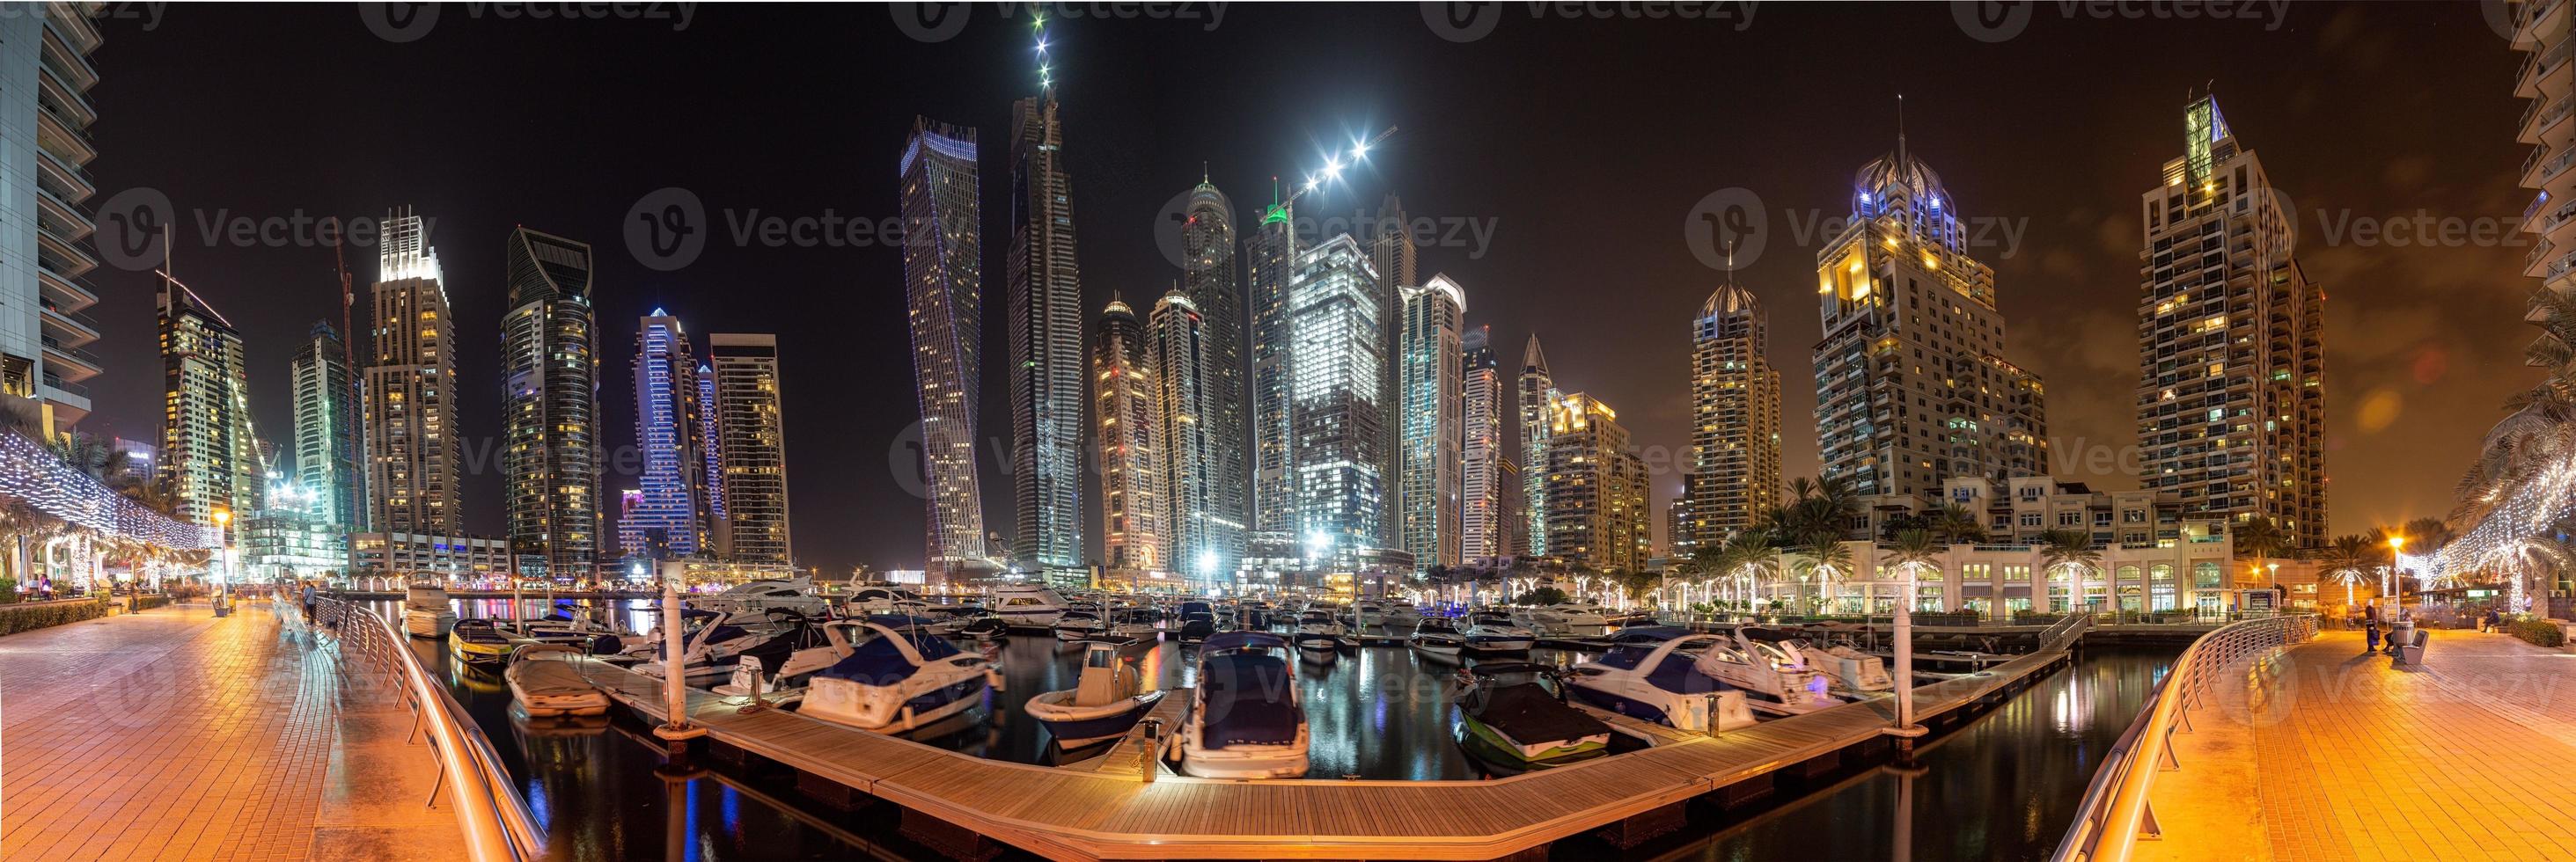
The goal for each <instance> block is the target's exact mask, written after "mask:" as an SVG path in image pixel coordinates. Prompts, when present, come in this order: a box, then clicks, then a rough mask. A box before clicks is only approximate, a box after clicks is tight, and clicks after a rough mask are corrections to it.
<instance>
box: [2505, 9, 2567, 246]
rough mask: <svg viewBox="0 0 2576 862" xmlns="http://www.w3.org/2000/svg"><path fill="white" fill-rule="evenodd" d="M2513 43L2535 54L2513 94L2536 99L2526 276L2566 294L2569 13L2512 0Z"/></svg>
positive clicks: (2526, 176) (2529, 138) (2522, 136)
mask: <svg viewBox="0 0 2576 862" xmlns="http://www.w3.org/2000/svg"><path fill="white" fill-rule="evenodd" d="M2508 8H2510V9H2511V10H2512V13H2511V14H2512V20H2513V26H2514V33H2513V47H2514V49H2515V50H2518V51H2522V52H2525V53H2528V54H2530V55H2531V56H2530V58H2529V59H2526V60H2524V61H2523V63H2522V71H2521V72H2520V74H2519V76H2518V78H2517V79H2516V81H2515V83H2514V90H2513V92H2514V95H2516V96H2521V97H2523V98H2526V99H2530V100H2531V107H2530V109H2529V110H2527V111H2525V112H2524V114H2523V121H2522V126H2521V128H2520V129H2518V130H2517V131H2518V132H2519V135H2518V139H2519V140H2520V141H2521V142H2522V143H2525V144H2529V145H2531V146H2532V147H2533V149H2532V152H2531V157H2530V158H2528V159H2525V160H2524V161H2523V164H2522V174H2521V182H2522V187H2523V188H2526V189H2531V190H2533V191H2535V192H2537V194H2536V195H2535V196H2534V197H2533V198H2532V201H2531V205H2530V206H2528V207H2526V208H2525V209H2524V210H2523V214H2522V216H2523V230H2524V231H2525V232H2528V233H2530V234H2532V235H2533V242H2532V246H2533V248H2532V250H2531V252H2530V254H2528V255H2527V256H2525V257H2524V258H2523V271H2522V274H2523V275H2525V276H2528V277H2531V278H2537V279H2540V283H2541V285H2542V286H2543V287H2546V288H2548V289H2550V290H2553V291H2557V292H2558V293H2561V294H2567V293H2571V292H2576V170H2569V168H2576V146H2570V145H2569V143H2570V142H2571V141H2576V95H2571V93H2576V72H2571V71H2569V70H2570V69H2571V68H2576V64H2570V63H2568V62H2567V61H2568V57H2569V55H2570V52H2571V51H2576V48H2570V47H2569V46H2571V45H2576V40H2571V39H2569V38H2568V33H2569V31H2570V30H2571V29H2576V24H2571V18H2576V13H2571V12H2570V11H2569V9H2568V4H2566V3H2564V2H2558V0H2508Z"/></svg>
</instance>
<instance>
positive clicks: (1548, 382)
mask: <svg viewBox="0 0 2576 862" xmlns="http://www.w3.org/2000/svg"><path fill="white" fill-rule="evenodd" d="M1518 381H1519V382H1518V385H1519V394H1520V401H1519V403H1520V430H1521V433H1520V438H1521V461H1520V463H1521V506H1520V510H1521V514H1522V516H1523V520H1524V521H1526V522H1527V523H1528V525H1529V526H1528V527H1526V528H1525V529H1523V530H1522V531H1521V539H1522V543H1521V545H1520V547H1519V549H1518V550H1519V552H1520V553H1524V554H1528V555H1531V556H1546V555H1548V554H1551V553H1554V550H1553V549H1552V547H1551V546H1550V545H1549V544H1548V537H1547V490H1548V489H1547V472H1548V463H1549V462H1548V457H1549V456H1548V442H1547V435H1548V424H1549V418H1550V417H1549V416H1548V411H1549V409H1550V405H1552V404H1554V403H1555V402H1556V399H1557V397H1558V396H1559V395H1560V394H1561V393H1559V392H1557V389H1556V380H1555V378H1554V377H1552V376H1550V375H1549V374H1548V370H1547V354H1546V353H1544V352H1541V351H1540V350H1539V348H1538V333H1535V332H1533V333H1530V337H1529V345H1528V346H1526V347H1523V348H1521V373H1520V376H1519V378H1518Z"/></svg>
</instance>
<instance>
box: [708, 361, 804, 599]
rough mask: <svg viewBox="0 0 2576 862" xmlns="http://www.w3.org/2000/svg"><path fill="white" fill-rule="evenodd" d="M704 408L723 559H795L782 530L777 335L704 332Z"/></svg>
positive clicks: (782, 562) (783, 467) (783, 466)
mask: <svg viewBox="0 0 2576 862" xmlns="http://www.w3.org/2000/svg"><path fill="white" fill-rule="evenodd" d="M707 368H708V369H709V373H708V374H707V376H706V379H707V380H708V381H709V383H710V384H711V385H710V386H709V387H708V395H707V405H706V408H705V413H706V415H707V416H709V417H710V421H709V422H708V423H707V424H708V425H711V426H712V427H713V428H714V431H713V433H712V434H711V435H710V436H709V440H710V441H711V443H712V445H711V446H710V447H709V451H711V452H713V453H715V454H716V456H717V458H716V460H717V476H718V478H717V479H716V480H714V484H713V486H712V488H711V492H712V494H713V499H716V500H720V501H722V502H721V504H720V506H721V509H720V511H718V512H717V515H718V516H719V517H720V519H721V521H722V523H723V524H724V527H725V537H726V546H725V548H724V556H725V559H727V560H729V561H731V562H736V563H745V564H753V565H768V566H786V565H789V564H791V563H793V562H794V561H795V553H794V552H793V551H792V550H791V549H790V546H789V544H788V533H787V419H786V413H785V411H784V408H783V402H782V399H781V398H780V397H779V391H780V386H779V370H778V336H775V335H745V334H735V333H724V332H719V333H715V334H712V335H709V336H707Z"/></svg>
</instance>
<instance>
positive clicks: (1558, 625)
mask: <svg viewBox="0 0 2576 862" xmlns="http://www.w3.org/2000/svg"><path fill="white" fill-rule="evenodd" d="M1519 619H1520V623H1521V625H1523V626H1526V627H1528V628H1529V630H1530V631H1533V632H1537V633H1538V636H1539V637H1548V638H1597V637H1600V636H1601V635H1602V633H1604V632H1606V631H1608V630H1609V627H1610V618H1609V614H1608V613H1607V612H1605V611H1603V610H1602V608H1601V606H1600V605H1595V604H1587V603H1583V602H1566V603H1563V604H1554V605H1547V606H1544V607H1536V608H1526V609H1523V610H1522V611H1521V612H1520V614H1519Z"/></svg>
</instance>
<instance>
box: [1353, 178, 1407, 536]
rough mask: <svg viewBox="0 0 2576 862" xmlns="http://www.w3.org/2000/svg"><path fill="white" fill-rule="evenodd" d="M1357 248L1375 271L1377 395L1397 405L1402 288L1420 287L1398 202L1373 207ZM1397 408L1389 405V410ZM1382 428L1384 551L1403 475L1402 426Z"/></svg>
mask: <svg viewBox="0 0 2576 862" xmlns="http://www.w3.org/2000/svg"><path fill="white" fill-rule="evenodd" d="M1362 236H1363V237H1365V239H1362V240H1361V247H1362V248H1364V249H1366V250H1367V251H1368V258H1369V267H1370V268H1371V269H1374V270H1376V271H1377V284H1375V285H1373V286H1372V290H1374V291H1375V293H1376V296H1377V302H1378V313H1377V319H1378V325H1379V326H1380V327H1381V328H1383V329H1384V330H1385V335H1384V336H1383V337H1384V339H1385V341H1384V343H1385V345H1386V355H1387V358H1388V360H1389V361H1388V362H1387V363H1386V367H1384V368H1381V369H1379V373H1378V377H1379V380H1378V391H1380V392H1384V393H1387V398H1388V399H1389V400H1390V401H1401V399H1402V397H1403V396H1402V395H1401V394H1400V393H1402V392H1403V391H1404V381H1403V380H1401V379H1399V378H1400V377H1402V375H1403V373H1404V371H1403V368H1402V367H1401V366H1402V365H1403V363H1402V362H1400V361H1396V355H1397V353H1396V350H1397V345H1400V344H1403V343H1404V289H1405V288H1407V287H1412V286H1414V285H1418V284H1421V283H1422V282H1421V281H1419V280H1417V279H1416V278H1415V277H1414V272H1415V255H1414V247H1413V236H1412V233H1411V232H1410V229H1409V228H1408V227H1407V225H1406V216H1405V214H1404V201H1403V200H1401V199H1399V198H1397V197H1396V196H1395V195H1394V194H1393V193H1389V194H1388V195H1387V196H1386V199H1385V200H1383V201H1380V202H1379V203H1378V210H1377V220H1376V221H1374V222H1372V223H1370V224H1369V225H1368V226H1367V228H1366V229H1365V230H1364V231H1362ZM1400 406H1401V404H1390V405H1389V407H1390V411H1392V409H1393V408H1397V407H1400ZM1387 420H1388V421H1387V422H1386V426H1385V427H1384V428H1382V429H1380V430H1379V434H1380V439H1379V441H1378V449H1377V451H1378V452H1379V453H1380V457H1381V458H1383V459H1384V460H1382V461H1380V462H1379V463H1378V475H1380V476H1384V477H1386V479H1387V488H1386V500H1385V503H1386V513H1385V514H1384V515H1383V516H1382V517H1383V518H1384V523H1385V525H1386V530H1387V536H1386V539H1385V541H1386V547H1391V548H1392V547H1402V546H1403V543H1404V537H1403V536H1402V535H1401V532H1402V530H1403V525H1404V493H1405V490H1404V485H1403V483H1402V482H1399V481H1397V480H1396V477H1398V476H1401V475H1403V474H1404V465H1403V464H1402V463H1400V462H1402V461H1403V460H1404V440H1403V436H1404V427H1403V423H1401V422H1398V421H1395V417H1394V416H1393V415H1392V412H1390V414H1389V415H1388V416H1387Z"/></svg>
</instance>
